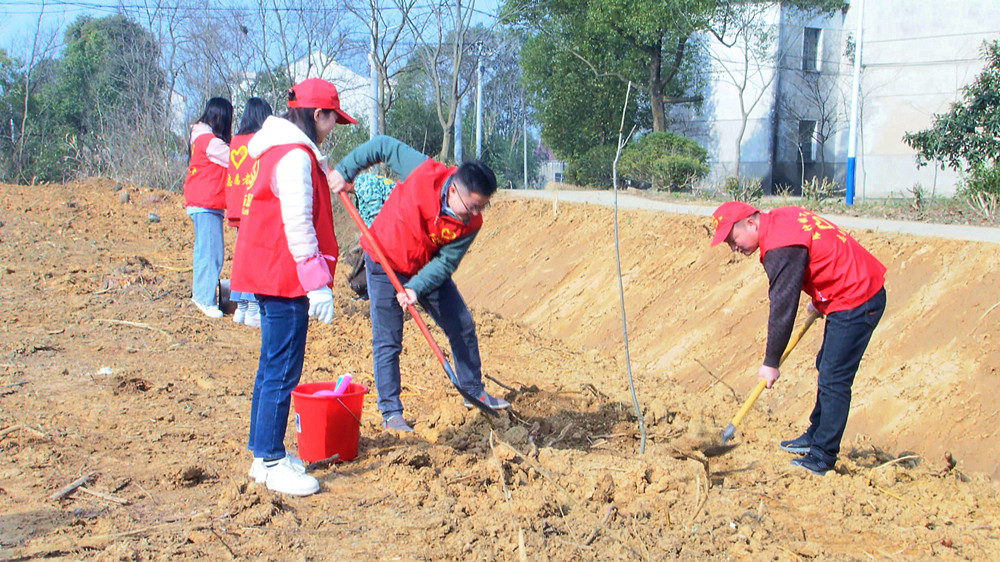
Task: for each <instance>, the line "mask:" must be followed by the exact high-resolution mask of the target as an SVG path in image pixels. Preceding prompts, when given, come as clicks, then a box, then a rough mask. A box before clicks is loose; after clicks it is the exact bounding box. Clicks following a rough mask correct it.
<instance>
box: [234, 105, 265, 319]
mask: <svg viewBox="0 0 1000 562" xmlns="http://www.w3.org/2000/svg"><path fill="white" fill-rule="evenodd" d="M271 113H272V112H271V105H270V104H268V103H267V102H266V101H264V100H263V99H261V98H250V99H248V100H247V104H246V106H245V107H244V108H243V117H242V118H241V119H240V128H239V130H238V131H237V132H236V134H235V135H233V140H232V142H230V143H229V173H228V174H227V175H226V219H227V221H228V224H229V226H232V227H235V228H236V229H237V236H238V235H239V227H240V216H241V214H242V211H243V200H244V199H246V198H247V196H248V195H249V193H250V188H251V187H253V180H254V177H255V174H254V164H255V163H256V162H257V160H256V159H254V158H251V157H250V155H249V154H248V153H247V143H248V142H250V139H251V138H252V137H253V134H254V133H256V132H257V131H259V130H260V127H261V125H262V124H263V123H264V119H267V118H268V117H270V115H271ZM229 300H231V301H233V302H235V303H236V312H234V313H233V322H236V323H237V324H240V323H243V324H246V325H247V326H260V308H259V307H258V305H257V299H256V298H254V296H253V293H241V292H239V291H230V294H229Z"/></svg>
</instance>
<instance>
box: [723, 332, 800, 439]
mask: <svg viewBox="0 0 1000 562" xmlns="http://www.w3.org/2000/svg"><path fill="white" fill-rule="evenodd" d="M817 318H819V314H818V313H816V312H809V315H808V316H806V321H805V323H804V324H802V327H801V328H799V331H798V332H796V333H795V335H793V336H792V339H791V340H789V341H788V346H787V347H786V348H785V352H784V353H782V354H781V359H780V360H778V367H781V364H782V363H784V362H785V358H786V357H788V354H789V353H791V352H792V349H794V348H795V344H797V343H799V340H800V339H802V336H804V335H805V333H806V330H808V329H809V326H812V323H813V322H815V321H816V319H817ZM765 388H767V382H766V381H760V382H758V383H757V386H756V387H755V388H754V389H753V392H751V393H750V396H748V397H747V399H746V401H745V402H743V407H742V408H740V411H739V412H736V415H735V416H733V421H731V422H729V425H727V426H726V429H723V430H722V446H723V447H725V446H726V441H729V440H730V439H732V437H733V434H734V433H736V426H738V425H740V422H742V421H743V418H744V417H746V415H747V412H749V411H750V407H751V406H753V403H754V402H756V401H757V397H758V396H760V393H761V392H764V389H765Z"/></svg>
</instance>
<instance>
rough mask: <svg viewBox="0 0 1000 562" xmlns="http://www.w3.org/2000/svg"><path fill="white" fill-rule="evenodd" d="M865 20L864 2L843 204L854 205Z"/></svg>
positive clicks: (860, 13)
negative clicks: (862, 43)
mask: <svg viewBox="0 0 1000 562" xmlns="http://www.w3.org/2000/svg"><path fill="white" fill-rule="evenodd" d="M864 20H865V0H860V1H859V2H858V36H857V40H856V43H855V49H854V85H853V86H852V88H851V124H850V128H849V132H848V139H847V178H846V181H845V184H846V185H845V187H846V189H845V190H844V203H845V204H847V205H853V204H854V160H855V157H856V153H857V149H858V101H859V100H858V98H859V97H860V95H861V39H862V33H863V26H864Z"/></svg>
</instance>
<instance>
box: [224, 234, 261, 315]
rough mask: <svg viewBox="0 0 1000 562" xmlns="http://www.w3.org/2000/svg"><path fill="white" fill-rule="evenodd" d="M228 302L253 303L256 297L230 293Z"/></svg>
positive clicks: (250, 294)
mask: <svg viewBox="0 0 1000 562" xmlns="http://www.w3.org/2000/svg"><path fill="white" fill-rule="evenodd" d="M239 235H240V229H239V228H237V229H236V236H237V237H239ZM229 300H231V301H232V302H254V301H256V300H257V297H255V296H254V294H253V293H241V292H239V291H230V292H229Z"/></svg>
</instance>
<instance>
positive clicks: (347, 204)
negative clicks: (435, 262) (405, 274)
mask: <svg viewBox="0 0 1000 562" xmlns="http://www.w3.org/2000/svg"><path fill="white" fill-rule="evenodd" d="M339 195H340V202H341V203H343V204H344V208H345V209H347V214H349V215H351V218H352V219H354V224H356V225H357V226H358V230H360V231H361V235H362V236H364V237H365V240H367V241H368V244H369V245H370V246H371V248H372V250H373V251H374V252H375V258H376V259H377V260H378V263H379V264H380V265H381V266H382V269H384V270H385V274H386V275H387V276H388V277H389V281H390V282H391V283H392V286H393V288H394V289H396V292H397V293H402V292H403V284H402V283H400V282H399V278H398V277H396V272H395V271H393V270H392V267H390V266H389V261H388V260H386V258H385V254H384V253H383V252H382V246H380V245H379V243H378V241H376V240H375V237H374V236H372V233H371V232H369V231H368V227H367V226H365V223H364V221H363V220H361V215H360V214H358V210H357V209H356V208H355V207H354V203H351V200H350V199H348V198H347V194H346V193H344V192H343V191H341V192H340V193H339ZM406 310H407V312H409V313H410V316H412V317H413V321H414V322H416V323H417V328H419V329H420V333H421V334H423V335H424V338H425V339H426V340H427V343H428V344H430V346H431V351H433V352H434V355H435V356H436V357H437V360H438V362H440V363H441V367H443V368H444V373H445V374H446V375H448V380H449V381H451V384H452V385H453V386H454V387H455V390H458V393H459V394H461V395H462V398H465V401H466V402H468V403H469V404H472V405H473V406H475V407H477V408H479V409H480V410H482V411H483V412H485V413H486V414H489V415H491V416H495V415H497V413H496V412H495V411H494V410H493V409H492V408H490V407H489V406H487V405H486V404H483V403H482V402H480V401H479V398H476V397H475V396H473V395H471V394H469V393H468V392H466V391H465V390H463V389H462V387H461V386H459V385H458V378H457V377H456V376H455V371H454V370H452V368H451V364H450V363H448V360H447V359H445V357H444V354H443V353H441V348H440V347H438V344H437V342H436V341H434V336H432V335H431V332H430V330H428V329H427V324H424V320H423V319H422V318H421V317H420V313H418V312H417V307H415V306H413V305H412V304H411V305H407V307H406Z"/></svg>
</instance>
